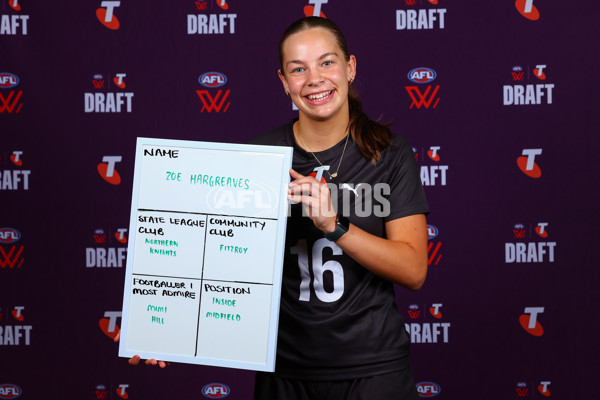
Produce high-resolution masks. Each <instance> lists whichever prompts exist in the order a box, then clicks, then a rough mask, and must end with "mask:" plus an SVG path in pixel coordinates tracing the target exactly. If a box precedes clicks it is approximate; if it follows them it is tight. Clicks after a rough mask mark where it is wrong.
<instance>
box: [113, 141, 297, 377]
mask: <svg viewBox="0 0 600 400" xmlns="http://www.w3.org/2000/svg"><path fill="white" fill-rule="evenodd" d="M291 165H292V148H291V147H280V146H257V145H242V144H228V143H212V142H195V141H182V140H166V139H150V138H138V139H137V146H136V154H135V170H134V179H133V194H132V201H131V220H130V224H129V232H130V235H129V244H128V252H127V265H126V271H125V289H124V294H123V314H122V324H121V340H120V343H119V356H121V357H132V356H133V355H136V354H137V355H139V356H141V357H142V358H143V359H151V358H154V359H158V360H164V361H173V362H182V363H192V364H203V365H211V366H220V367H230V368H240V369H249V370H256V371H271V372H272V371H274V369H275V352H276V347H277V328H278V321H279V300H280V294H281V277H282V268H283V249H284V244H285V230H286V219H287V211H288V202H287V184H288V183H289V180H290V176H289V169H290V168H291Z"/></svg>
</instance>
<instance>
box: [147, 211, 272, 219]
mask: <svg viewBox="0 0 600 400" xmlns="http://www.w3.org/2000/svg"><path fill="white" fill-rule="evenodd" d="M138 211H143V212H163V213H173V214H193V215H213V216H215V217H231V218H248V219H267V220H270V221H277V218H268V217H248V216H246V215H231V214H212V213H202V212H192V211H173V210H151V209H147V208H138Z"/></svg>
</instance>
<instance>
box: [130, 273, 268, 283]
mask: <svg viewBox="0 0 600 400" xmlns="http://www.w3.org/2000/svg"><path fill="white" fill-rule="evenodd" d="M131 275H135V276H151V277H153V278H168V279H187V280H190V281H207V282H226V283H227V282H229V283H244V284H250V285H265V286H273V284H272V283H266V282H246V281H226V280H224V279H203V278H189V277H187V276H173V275H151V274H140V273H132V274H131Z"/></svg>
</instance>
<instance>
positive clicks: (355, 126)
mask: <svg viewBox="0 0 600 400" xmlns="http://www.w3.org/2000/svg"><path fill="white" fill-rule="evenodd" d="M311 28H323V29H327V30H328V31H329V32H331V33H332V34H333V36H334V37H335V40H336V42H337V44H338V45H339V47H340V49H341V50H342V53H343V54H344V57H345V59H346V61H349V60H350V54H349V53H348V45H347V43H346V38H345V37H344V34H343V33H342V31H341V30H340V28H338V26H337V25H336V24H334V23H333V22H332V21H331V20H329V19H326V18H321V17H305V18H301V19H299V20H297V21H295V22H294V23H292V24H291V25H290V26H289V27H288V28H287V29H286V30H285V32H283V35H282V36H281V39H280V40H279V63H280V64H281V70H282V71H283V70H284V69H283V43H284V42H285V41H286V39H287V38H288V37H290V36H291V35H293V34H294V33H298V32H302V31H305V30H308V29H311ZM348 105H349V108H350V121H349V123H348V129H349V130H350V134H351V135H352V140H354V143H356V146H357V147H358V148H359V150H360V152H361V153H362V154H363V155H364V156H365V157H367V158H368V159H370V160H371V162H372V163H373V164H376V163H377V161H379V160H380V159H381V151H382V150H383V149H385V148H386V147H387V146H389V144H390V143H391V137H392V132H391V131H390V129H389V128H388V126H389V125H384V124H380V123H379V122H376V121H372V120H370V119H369V117H367V115H366V114H365V113H364V111H363V109H362V102H361V101H360V97H359V96H358V93H357V92H356V90H354V88H353V87H352V86H350V87H349V88H348Z"/></svg>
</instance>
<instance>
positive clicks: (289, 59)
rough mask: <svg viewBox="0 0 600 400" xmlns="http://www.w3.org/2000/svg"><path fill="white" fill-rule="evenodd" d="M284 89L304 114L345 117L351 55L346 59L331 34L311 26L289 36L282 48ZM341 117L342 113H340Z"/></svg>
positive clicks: (353, 64) (351, 74)
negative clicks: (343, 113)
mask: <svg viewBox="0 0 600 400" xmlns="http://www.w3.org/2000/svg"><path fill="white" fill-rule="evenodd" d="M282 55H283V70H279V71H278V72H279V78H280V79H281V82H282V83H283V87H284V90H285V91H286V92H289V94H290V97H291V99H292V101H293V102H294V103H295V104H296V106H297V107H298V110H299V112H300V113H301V114H304V116H306V117H308V118H311V119H313V120H317V121H325V120H329V119H331V118H333V117H335V116H339V115H342V114H340V112H345V117H346V118H347V116H348V81H349V80H350V79H354V76H355V74H356V60H355V58H354V56H350V59H349V60H348V61H346V59H345V57H344V54H343V52H342V49H341V48H340V47H339V46H338V44H337V42H336V40H335V37H334V35H333V33H331V32H329V31H328V30H327V29H324V28H311V29H308V30H305V31H302V32H298V33H295V34H293V35H291V36H289V37H288V38H287V39H286V40H285V42H284V43H283V47H282ZM342 116H343V115H342Z"/></svg>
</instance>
